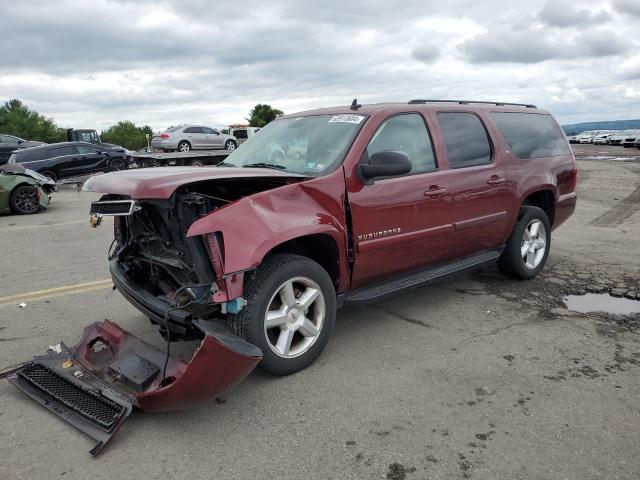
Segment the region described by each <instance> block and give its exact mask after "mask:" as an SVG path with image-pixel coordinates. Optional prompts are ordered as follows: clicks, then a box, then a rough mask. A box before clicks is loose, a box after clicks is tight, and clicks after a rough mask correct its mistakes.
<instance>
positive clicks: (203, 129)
mask: <svg viewBox="0 0 640 480" xmlns="http://www.w3.org/2000/svg"><path fill="white" fill-rule="evenodd" d="M200 130H202V133H207V134H209V135H210V134H212V133H216V132H215V130H214V129H213V128H209V127H202V128H201V129H200Z"/></svg>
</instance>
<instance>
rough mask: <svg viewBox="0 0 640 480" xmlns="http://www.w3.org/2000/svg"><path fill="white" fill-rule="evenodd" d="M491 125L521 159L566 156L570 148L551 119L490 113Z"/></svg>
mask: <svg viewBox="0 0 640 480" xmlns="http://www.w3.org/2000/svg"><path fill="white" fill-rule="evenodd" d="M491 117H492V118H493V121H494V122H496V125H497V126H498V129H499V130H500V132H501V133H502V135H503V136H504V138H505V140H506V141H507V143H508V144H509V147H510V148H511V151H512V152H513V154H514V155H515V156H516V157H518V158H520V159H530V158H544V157H555V156H558V155H568V154H569V146H568V145H567V142H566V141H565V139H564V136H563V135H562V132H561V131H560V127H558V125H557V124H556V122H554V121H553V118H551V116H550V115H543V114H539V113H517V112H516V113H509V112H491Z"/></svg>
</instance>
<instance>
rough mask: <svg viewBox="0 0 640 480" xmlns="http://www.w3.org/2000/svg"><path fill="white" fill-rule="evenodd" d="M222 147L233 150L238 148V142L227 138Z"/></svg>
mask: <svg viewBox="0 0 640 480" xmlns="http://www.w3.org/2000/svg"><path fill="white" fill-rule="evenodd" d="M224 148H225V149H226V150H228V151H229V152H233V151H234V150H235V149H236V148H238V144H237V143H236V142H234V141H233V140H227V141H226V143H225V144H224Z"/></svg>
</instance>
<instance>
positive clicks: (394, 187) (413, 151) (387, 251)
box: [348, 113, 453, 288]
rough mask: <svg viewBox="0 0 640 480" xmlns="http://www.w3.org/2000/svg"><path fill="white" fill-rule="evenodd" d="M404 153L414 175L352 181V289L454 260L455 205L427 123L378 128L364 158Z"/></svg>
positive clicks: (406, 117) (406, 118)
mask: <svg viewBox="0 0 640 480" xmlns="http://www.w3.org/2000/svg"><path fill="white" fill-rule="evenodd" d="M381 151H402V152H405V153H406V154H407V155H408V156H409V160H410V161H411V163H412V169H411V172H410V173H409V174H407V175H403V176H399V177H390V178H383V179H376V180H375V182H374V183H373V184H371V185H362V182H361V181H360V180H359V179H358V178H350V179H349V181H348V199H349V206H350V212H351V219H352V223H353V232H354V242H355V248H356V255H355V265H354V269H353V275H352V287H353V288H355V287H359V286H363V285H366V284H369V283H374V282H375V281H376V280H380V279H384V278H387V277H389V276H390V275H394V274H400V273H403V272H407V271H411V270H417V269H419V268H420V267H423V266H425V265H428V264H431V263H435V262H439V261H443V260H446V259H448V258H450V257H451V255H452V250H451V249H450V235H451V233H452V230H453V226H452V224H451V221H450V219H449V217H450V207H451V202H450V199H449V188H450V186H449V182H448V181H447V172H446V171H440V170H439V168H438V160H437V158H436V156H435V154H434V149H433V146H432V141H431V136H430V134H429V131H428V129H427V124H426V123H425V119H424V118H423V116H422V115H421V114H419V113H406V114H399V115H394V116H392V117H390V118H388V119H386V120H385V121H384V122H382V123H381V125H380V126H379V127H378V129H377V130H376V132H375V133H374V134H373V136H372V138H371V139H370V141H369V145H368V147H367V149H366V150H365V153H364V154H363V156H369V157H370V156H371V155H373V154H374V153H376V152H381Z"/></svg>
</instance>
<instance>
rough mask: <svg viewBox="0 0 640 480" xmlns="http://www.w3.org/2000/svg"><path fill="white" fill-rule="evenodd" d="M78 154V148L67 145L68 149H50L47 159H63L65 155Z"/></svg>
mask: <svg viewBox="0 0 640 480" xmlns="http://www.w3.org/2000/svg"><path fill="white" fill-rule="evenodd" d="M76 153H78V151H77V150H76V147H74V146H72V145H67V146H66V147H56V148H50V149H49V154H48V155H47V158H54V157H63V156H65V155H75V154H76Z"/></svg>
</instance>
